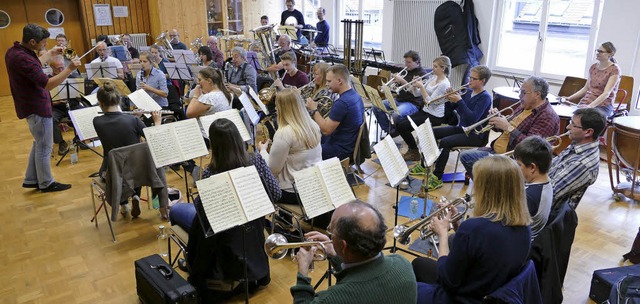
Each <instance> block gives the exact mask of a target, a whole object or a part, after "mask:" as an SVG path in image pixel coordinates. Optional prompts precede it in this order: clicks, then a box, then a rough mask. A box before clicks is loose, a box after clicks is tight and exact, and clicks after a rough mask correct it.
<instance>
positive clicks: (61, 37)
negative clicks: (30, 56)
mask: <svg viewBox="0 0 640 304" xmlns="http://www.w3.org/2000/svg"><path fill="white" fill-rule="evenodd" d="M56 46H59V47H61V48H63V49H66V48H67V47H69V42H68V41H67V36H65V34H62V33H60V34H58V35H56ZM45 51H46V49H45ZM62 59H63V60H64V66H68V65H69V64H70V63H71V59H68V58H67V57H66V56H62ZM80 77H82V76H81V75H80V72H78V70H75V71H73V73H71V75H69V78H80Z"/></svg>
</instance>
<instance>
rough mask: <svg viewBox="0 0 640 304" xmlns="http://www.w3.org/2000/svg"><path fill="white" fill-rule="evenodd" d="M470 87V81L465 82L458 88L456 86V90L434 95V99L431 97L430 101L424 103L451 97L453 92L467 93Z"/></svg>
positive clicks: (428, 103)
mask: <svg viewBox="0 0 640 304" xmlns="http://www.w3.org/2000/svg"><path fill="white" fill-rule="evenodd" d="M468 87H469V83H468V82H467V83H466V84H463V85H461V86H459V87H458V88H456V89H455V90H452V91H451V92H447V93H444V94H442V95H440V96H438V97H434V98H432V99H429V101H426V102H425V103H424V104H425V105H427V106H428V105H430V104H431V103H433V102H436V101H439V100H441V99H445V98H447V97H449V96H451V95H453V94H460V95H464V94H467V90H468V89H469V88H468Z"/></svg>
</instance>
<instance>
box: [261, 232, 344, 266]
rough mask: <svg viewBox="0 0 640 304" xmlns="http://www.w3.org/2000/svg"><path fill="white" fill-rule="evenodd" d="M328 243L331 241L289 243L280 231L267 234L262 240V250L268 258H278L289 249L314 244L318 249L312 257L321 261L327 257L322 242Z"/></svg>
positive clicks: (284, 254) (283, 255) (282, 256)
mask: <svg viewBox="0 0 640 304" xmlns="http://www.w3.org/2000/svg"><path fill="white" fill-rule="evenodd" d="M329 243H331V241H324V242H317V241H315V242H314V241H309V242H299V243H289V242H288V241H287V238H286V237H285V236H284V235H282V234H280V233H274V234H271V235H269V236H268V237H267V239H266V240H265V241H264V251H265V252H266V253H267V255H268V256H269V257H270V258H272V259H276V260H280V259H282V258H284V257H285V256H286V255H287V252H289V249H294V248H300V247H312V246H316V247H318V250H317V251H316V255H315V256H314V257H313V259H314V260H315V261H322V260H326V259H327V250H326V248H325V247H324V244H329Z"/></svg>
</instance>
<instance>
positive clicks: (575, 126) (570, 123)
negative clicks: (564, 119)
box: [569, 120, 584, 130]
mask: <svg viewBox="0 0 640 304" xmlns="http://www.w3.org/2000/svg"><path fill="white" fill-rule="evenodd" d="M569 125H570V126H571V127H572V128H578V129H583V128H582V126H578V125H576V123H575V122H573V120H570V121H569ZM583 130H584V129H583Z"/></svg>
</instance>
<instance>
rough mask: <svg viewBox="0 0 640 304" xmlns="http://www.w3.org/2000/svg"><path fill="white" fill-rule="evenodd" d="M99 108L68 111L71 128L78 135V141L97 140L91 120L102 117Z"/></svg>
mask: <svg viewBox="0 0 640 304" xmlns="http://www.w3.org/2000/svg"><path fill="white" fill-rule="evenodd" d="M100 111H102V110H100V107H87V108H82V109H78V110H73V111H69V118H71V122H72V123H73V128H74V129H75V130H76V133H78V138H79V139H80V140H87V139H93V138H98V133H96V129H95V128H94V127H93V119H94V118H96V117H98V116H100V115H102V114H98V112H100Z"/></svg>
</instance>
